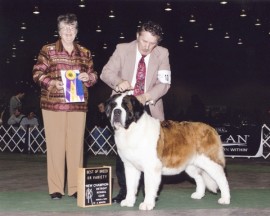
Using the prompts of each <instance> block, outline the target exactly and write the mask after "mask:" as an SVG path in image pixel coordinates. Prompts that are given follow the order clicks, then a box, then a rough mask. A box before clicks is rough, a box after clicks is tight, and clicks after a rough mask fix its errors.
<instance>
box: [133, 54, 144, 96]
mask: <svg viewBox="0 0 270 216" xmlns="http://www.w3.org/2000/svg"><path fill="white" fill-rule="evenodd" d="M144 58H145V56H142V58H141V59H140V61H139V64H138V69H137V74H136V84H135V87H134V95H135V96H137V95H141V94H143V93H144V84H145V75H146V67H145V62H144Z"/></svg>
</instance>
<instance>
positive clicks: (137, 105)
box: [130, 95, 144, 122]
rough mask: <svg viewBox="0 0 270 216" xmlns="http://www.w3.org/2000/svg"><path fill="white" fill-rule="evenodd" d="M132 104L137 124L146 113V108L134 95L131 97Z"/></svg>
mask: <svg viewBox="0 0 270 216" xmlns="http://www.w3.org/2000/svg"><path fill="white" fill-rule="evenodd" d="M130 102H131V104H132V110H133V115H134V120H135V122H137V121H138V119H139V118H140V117H141V116H142V114H143V113H144V106H143V104H142V103H141V102H140V101H139V100H138V99H137V98H136V97H135V96H133V95H130Z"/></svg>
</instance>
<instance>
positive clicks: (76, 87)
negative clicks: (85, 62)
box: [62, 70, 84, 102]
mask: <svg viewBox="0 0 270 216" xmlns="http://www.w3.org/2000/svg"><path fill="white" fill-rule="evenodd" d="M63 75H64V76H62V78H64V79H65V81H66V82H64V83H65V84H66V85H65V96H66V102H83V101H84V92H83V85H82V82H81V81H80V80H79V79H78V75H79V71H75V70H67V71H64V74H63Z"/></svg>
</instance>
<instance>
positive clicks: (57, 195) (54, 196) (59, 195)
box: [50, 192, 62, 200]
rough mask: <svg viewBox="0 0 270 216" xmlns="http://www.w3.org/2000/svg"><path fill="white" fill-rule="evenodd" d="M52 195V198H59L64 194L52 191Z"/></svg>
mask: <svg viewBox="0 0 270 216" xmlns="http://www.w3.org/2000/svg"><path fill="white" fill-rule="evenodd" d="M50 196H51V198H52V199H53V200H59V199H61V198H62V194H61V193H59V192H55V193H52V194H50Z"/></svg>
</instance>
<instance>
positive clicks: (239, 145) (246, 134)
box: [216, 126, 262, 157]
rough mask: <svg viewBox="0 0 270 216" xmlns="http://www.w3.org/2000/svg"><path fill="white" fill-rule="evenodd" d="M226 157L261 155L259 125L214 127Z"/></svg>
mask: <svg viewBox="0 0 270 216" xmlns="http://www.w3.org/2000/svg"><path fill="white" fill-rule="evenodd" d="M216 130H217V132H218V133H219V135H220V138H221V140H222V145H223V149H224V153H225V156H226V157H261V156H262V146H261V127H258V126H243V127H238V128H236V127H225V126H222V127H216Z"/></svg>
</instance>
